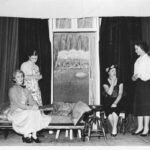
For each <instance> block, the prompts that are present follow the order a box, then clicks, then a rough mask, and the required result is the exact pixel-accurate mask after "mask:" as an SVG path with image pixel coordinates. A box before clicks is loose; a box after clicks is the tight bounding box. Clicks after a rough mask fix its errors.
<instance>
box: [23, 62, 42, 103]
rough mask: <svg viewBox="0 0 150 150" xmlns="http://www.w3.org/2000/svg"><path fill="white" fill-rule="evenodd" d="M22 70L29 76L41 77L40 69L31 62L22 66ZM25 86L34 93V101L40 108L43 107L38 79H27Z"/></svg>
mask: <svg viewBox="0 0 150 150" xmlns="http://www.w3.org/2000/svg"><path fill="white" fill-rule="evenodd" d="M21 70H22V71H23V72H24V74H25V76H27V75H40V72H39V67H38V66H37V65H36V64H32V63H31V62H30V61H27V62H24V63H23V64H22V65H21ZM24 84H25V86H26V88H27V89H28V90H30V91H31V92H32V96H33V98H34V100H35V101H36V102H37V103H38V105H39V106H42V98H41V91H40V88H39V84H38V80H37V79H27V78H26V77H25V80H24Z"/></svg>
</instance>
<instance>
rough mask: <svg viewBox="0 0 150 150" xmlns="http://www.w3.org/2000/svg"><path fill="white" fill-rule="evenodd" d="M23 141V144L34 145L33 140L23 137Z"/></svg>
mask: <svg viewBox="0 0 150 150" xmlns="http://www.w3.org/2000/svg"><path fill="white" fill-rule="evenodd" d="M22 141H23V143H32V139H31V138H29V137H24V136H22Z"/></svg>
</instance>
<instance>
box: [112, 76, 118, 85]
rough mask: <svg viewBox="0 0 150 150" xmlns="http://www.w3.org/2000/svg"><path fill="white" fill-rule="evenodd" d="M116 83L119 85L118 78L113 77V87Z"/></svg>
mask: <svg viewBox="0 0 150 150" xmlns="http://www.w3.org/2000/svg"><path fill="white" fill-rule="evenodd" d="M116 83H117V78H116V77H113V78H112V81H111V85H112V86H115V85H116Z"/></svg>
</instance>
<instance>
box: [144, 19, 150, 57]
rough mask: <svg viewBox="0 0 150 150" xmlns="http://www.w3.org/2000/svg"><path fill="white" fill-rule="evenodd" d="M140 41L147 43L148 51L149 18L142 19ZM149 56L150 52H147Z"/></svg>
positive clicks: (149, 38)
mask: <svg viewBox="0 0 150 150" xmlns="http://www.w3.org/2000/svg"><path fill="white" fill-rule="evenodd" d="M142 40H143V41H145V42H147V44H148V46H149V49H150V17H143V18H142ZM149 55H150V50H149Z"/></svg>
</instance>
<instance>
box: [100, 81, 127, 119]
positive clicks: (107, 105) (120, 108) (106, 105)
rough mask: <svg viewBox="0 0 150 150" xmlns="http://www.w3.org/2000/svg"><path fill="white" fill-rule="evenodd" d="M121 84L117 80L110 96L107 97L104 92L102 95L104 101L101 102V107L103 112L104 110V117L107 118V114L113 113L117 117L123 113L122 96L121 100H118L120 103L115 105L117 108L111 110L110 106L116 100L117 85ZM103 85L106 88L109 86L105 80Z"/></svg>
mask: <svg viewBox="0 0 150 150" xmlns="http://www.w3.org/2000/svg"><path fill="white" fill-rule="evenodd" d="M121 83H122V81H121V80H119V79H118V81H117V84H116V86H115V87H114V90H113V93H112V95H108V94H107V93H106V92H105V91H104V93H103V97H104V101H103V105H104V110H105V114H106V116H109V114H111V113H113V112H115V113H116V114H117V115H119V114H120V112H121V111H123V109H124V106H123V101H124V98H125V96H124V94H123V96H122V98H121V99H120V101H119V102H118V104H117V107H114V108H112V107H111V105H112V104H113V103H114V101H115V100H116V98H117V96H118V93H119V85H120V84H121ZM103 84H106V85H108V86H110V83H109V82H108V80H106V81H105V82H104V83H103Z"/></svg>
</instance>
